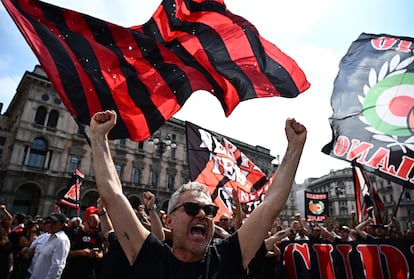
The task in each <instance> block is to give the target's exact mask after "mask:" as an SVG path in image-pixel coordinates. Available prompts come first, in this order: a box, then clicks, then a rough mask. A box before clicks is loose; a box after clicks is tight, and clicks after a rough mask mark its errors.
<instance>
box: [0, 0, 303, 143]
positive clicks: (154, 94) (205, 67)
mask: <svg viewBox="0 0 414 279" xmlns="http://www.w3.org/2000/svg"><path fill="white" fill-rule="evenodd" d="M2 2H3V5H4V6H5V7H6V10H7V11H8V12H9V14H10V15H11V17H12V18H13V20H14V22H15V23H16V25H17V26H18V28H19V29H20V31H21V33H22V34H23V36H24V37H25V39H26V41H27V42H28V44H29V45H30V47H31V48H32V50H33V52H34V53H35V55H36V56H37V58H38V59H39V61H40V64H41V66H42V68H43V69H44V70H45V72H46V73H47V75H48V77H49V79H50V80H51V82H52V84H53V85H54V87H55V89H56V91H57V92H58V94H59V95H60V96H61V98H62V100H63V103H64V104H65V106H66V107H67V109H68V110H69V112H70V113H71V114H72V115H73V116H74V117H75V118H76V119H77V120H78V121H80V122H81V123H83V124H89V122H90V117H91V116H92V115H93V114H94V113H95V112H97V111H101V110H106V109H113V110H115V111H116V112H117V114H118V119H119V121H118V123H117V125H116V127H115V128H114V129H113V130H112V131H111V133H110V135H109V136H110V138H130V139H132V140H135V141H143V140H145V139H147V138H149V136H150V135H151V134H152V133H153V132H155V131H156V130H157V129H158V128H159V127H160V126H161V125H162V124H163V123H164V122H165V121H167V120H168V119H169V118H171V117H172V116H173V115H174V114H175V113H176V112H177V111H178V110H180V108H181V107H182V106H183V105H184V103H185V101H186V100H187V99H188V98H189V97H190V96H191V94H192V93H193V92H195V91H197V90H206V91H209V92H210V93H211V94H213V95H214V96H215V97H216V98H217V99H218V100H219V102H220V103H221V105H222V107H223V109H224V111H225V115H226V116H228V115H230V113H231V112H232V111H233V109H234V108H235V107H236V106H237V104H238V103H239V102H241V101H244V100H248V99H252V98H259V97H272V96H282V97H289V98H291V97H296V96H297V95H298V94H300V93H302V92H303V91H305V90H306V89H308V87H309V86H310V85H309V83H308V81H307V80H306V77H305V75H304V73H303V71H302V70H301V69H300V68H299V66H298V65H297V64H296V62H295V61H294V60H293V59H292V58H290V57H289V56H287V55H286V54H285V53H283V52H282V51H281V50H280V49H278V48H277V47H276V46H275V45H273V44H271V43H270V42H268V41H266V40H265V39H264V38H262V37H261V36H260V35H259V33H258V32H257V30H256V29H255V27H254V26H253V25H252V24H251V23H250V22H248V21H247V20H246V19H244V18H242V17H240V16H237V15H234V14H232V13H231V12H230V11H228V10H227V9H226V6H225V4H224V2H223V1H221V0H215V1H212V0H204V1H194V0H193V1H191V0H164V1H162V3H161V4H160V6H159V7H158V9H157V10H156V11H155V13H154V14H153V16H152V17H151V18H150V20H149V21H148V22H146V23H145V24H143V25H139V26H134V27H129V28H125V27H121V26H118V25H116V24H113V23H110V22H106V21H103V20H100V19H97V18H94V17H91V16H88V15H85V14H81V13H78V12H76V11H72V10H68V9H64V8H60V7H57V6H53V5H51V4H47V3H44V2H41V1H35V0H2Z"/></svg>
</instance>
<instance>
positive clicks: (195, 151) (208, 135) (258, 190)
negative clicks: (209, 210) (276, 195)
mask: <svg viewBox="0 0 414 279" xmlns="http://www.w3.org/2000/svg"><path fill="white" fill-rule="evenodd" d="M186 136H187V152H188V165H189V170H190V179H191V180H192V181H197V182H200V183H202V184H204V185H206V186H207V187H208V188H209V189H210V194H211V197H212V199H213V202H214V203H215V204H216V205H217V206H218V207H219V212H218V215H217V217H216V218H217V219H218V218H219V217H220V215H222V214H224V213H227V214H231V212H232V193H233V189H235V190H237V193H238V197H239V201H240V203H241V204H242V207H244V213H245V214H248V213H250V212H251V211H252V210H253V208H254V206H255V205H256V206H257V204H258V203H260V202H261V200H263V198H264V195H265V193H266V191H267V188H268V186H269V184H270V182H271V180H272V178H273V176H272V178H271V179H267V177H266V174H265V173H264V172H263V171H261V170H260V168H258V167H257V166H256V165H255V164H254V163H253V162H252V161H251V160H250V159H249V158H248V157H247V156H246V155H245V154H244V153H243V152H241V151H240V149H239V148H238V147H236V146H235V145H234V144H232V143H231V142H230V141H229V140H228V139H226V138H224V137H222V136H219V135H217V134H215V133H213V132H210V131H208V130H206V129H203V128H201V127H199V126H197V125H195V124H193V123H191V122H188V121H187V122H186ZM269 163H270V162H269Z"/></svg>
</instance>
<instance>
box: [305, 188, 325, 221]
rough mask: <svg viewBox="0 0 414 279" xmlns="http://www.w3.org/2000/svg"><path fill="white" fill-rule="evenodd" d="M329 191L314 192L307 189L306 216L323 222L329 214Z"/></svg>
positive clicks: (308, 219)
mask: <svg viewBox="0 0 414 279" xmlns="http://www.w3.org/2000/svg"><path fill="white" fill-rule="evenodd" d="M328 207H329V203H328V192H324V193H312V192H308V191H305V218H306V220H307V221H308V222H309V221H316V222H323V220H325V216H329V210H328Z"/></svg>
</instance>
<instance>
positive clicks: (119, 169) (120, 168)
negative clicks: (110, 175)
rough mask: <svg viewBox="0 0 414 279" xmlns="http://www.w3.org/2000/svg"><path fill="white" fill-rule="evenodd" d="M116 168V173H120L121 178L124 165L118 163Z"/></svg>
mask: <svg viewBox="0 0 414 279" xmlns="http://www.w3.org/2000/svg"><path fill="white" fill-rule="evenodd" d="M115 169H116V173H117V174H118V177H119V179H121V178H122V176H121V175H122V166H121V165H118V164H116V165H115Z"/></svg>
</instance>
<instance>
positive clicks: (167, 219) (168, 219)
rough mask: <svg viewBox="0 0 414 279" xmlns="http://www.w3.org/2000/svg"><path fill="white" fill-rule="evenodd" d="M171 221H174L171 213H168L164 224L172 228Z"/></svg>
mask: <svg viewBox="0 0 414 279" xmlns="http://www.w3.org/2000/svg"><path fill="white" fill-rule="evenodd" d="M171 222H172V217H171V215H170V214H167V216H165V224H164V226H165V227H166V228H167V229H170V230H171Z"/></svg>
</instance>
